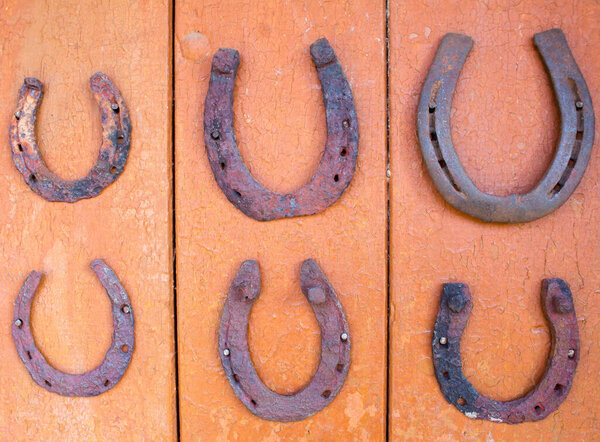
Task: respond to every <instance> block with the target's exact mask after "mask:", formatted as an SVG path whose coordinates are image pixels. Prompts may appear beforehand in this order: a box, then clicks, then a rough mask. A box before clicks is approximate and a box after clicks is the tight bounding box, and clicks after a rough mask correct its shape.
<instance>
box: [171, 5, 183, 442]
mask: <svg viewBox="0 0 600 442" xmlns="http://www.w3.org/2000/svg"><path fill="white" fill-rule="evenodd" d="M169 5H170V7H171V8H170V9H171V10H170V14H169V21H170V22H171V33H170V38H171V45H170V46H171V47H170V51H171V188H172V193H171V198H172V199H171V223H172V230H171V234H172V243H171V250H172V255H171V258H172V259H173V339H174V341H175V345H174V350H175V425H176V437H177V441H180V440H181V422H180V409H179V339H178V334H177V323H178V321H177V215H176V212H177V202H176V200H175V138H176V137H175V0H170V2H169Z"/></svg>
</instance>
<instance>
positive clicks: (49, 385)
mask: <svg viewBox="0 0 600 442" xmlns="http://www.w3.org/2000/svg"><path fill="white" fill-rule="evenodd" d="M44 384H46V385H47V386H48V387H52V384H51V383H50V382H48V379H44Z"/></svg>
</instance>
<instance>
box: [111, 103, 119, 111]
mask: <svg viewBox="0 0 600 442" xmlns="http://www.w3.org/2000/svg"><path fill="white" fill-rule="evenodd" d="M110 108H111V109H112V110H114V111H116V110H117V109H119V105H118V104H117V103H112V104H111V105H110Z"/></svg>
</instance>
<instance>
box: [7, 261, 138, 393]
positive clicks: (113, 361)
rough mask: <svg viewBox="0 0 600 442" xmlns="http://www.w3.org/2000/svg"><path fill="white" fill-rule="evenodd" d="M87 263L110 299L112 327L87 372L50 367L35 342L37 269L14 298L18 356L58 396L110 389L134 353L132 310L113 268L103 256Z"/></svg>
mask: <svg viewBox="0 0 600 442" xmlns="http://www.w3.org/2000/svg"><path fill="white" fill-rule="evenodd" d="M90 267H91V268H92V270H93V271H94V273H96V276H97V277H98V279H99V280H100V282H101V283H102V286H103V287H104V289H105V290H106V293H107V294H108V297H109V299H110V301H111V304H112V314H113V327H114V331H113V337H112V344H111V346H110V348H109V350H108V352H107V353H106V356H105V358H104V361H103V362H102V363H101V364H100V365H99V366H98V367H96V368H94V369H93V370H91V371H89V372H87V373H83V374H68V373H63V372H61V371H59V370H57V369H55V368H53V367H52V366H51V365H50V364H49V363H48V362H47V361H46V358H44V355H43V354H42V353H41V352H40V351H39V350H38V348H37V346H36V345H35V342H34V340H33V335H32V334H31V328H30V325H29V320H30V318H29V316H30V313H31V304H32V302H33V298H34V296H35V291H36V289H37V287H38V285H39V283H40V280H41V278H42V275H41V274H40V273H39V272H36V271H33V272H31V273H30V274H29V276H28V277H27V279H26V280H25V282H24V283H23V287H22V288H21V291H20V292H19V296H18V297H17V299H16V301H15V312H14V322H13V326H12V336H13V340H14V342H15V346H16V347H17V352H18V353H19V357H20V358H21V360H22V361H23V363H24V364H25V367H26V368H27V371H29V374H30V375H31V377H32V378H33V380H34V381H35V382H36V384H38V385H39V386H41V387H44V388H45V389H46V390H48V391H51V392H53V393H57V394H60V395H61V396H72V397H81V396H97V395H99V394H102V393H104V392H105V391H107V390H110V389H111V388H113V387H114V386H115V385H116V384H117V382H119V380H120V379H121V378H122V377H123V374H125V370H127V367H128V366H129V362H130V361H131V356H132V354H133V346H134V335H133V310H132V308H131V303H130V302H129V297H128V296H127V293H126V292H125V289H124V288H123V286H122V285H121V282H120V281H119V278H118V277H117V275H116V274H115V272H114V271H113V270H112V269H111V268H110V267H109V266H108V265H107V264H106V263H105V262H104V261H103V260H101V259H96V260H95V261H92V263H91V264H90Z"/></svg>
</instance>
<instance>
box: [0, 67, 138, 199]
mask: <svg viewBox="0 0 600 442" xmlns="http://www.w3.org/2000/svg"><path fill="white" fill-rule="evenodd" d="M90 84H91V88H92V92H93V94H94V98H95V99H96V101H97V102H98V105H99V106H100V116H101V121H102V145H101V146H100V153H99V155H98V160H97V161H96V164H95V165H94V167H92V169H91V170H90V172H89V173H88V174H87V176H86V177H84V178H80V179H77V180H63V179H61V178H59V177H58V176H56V175H55V174H53V173H52V172H50V170H49V169H48V167H47V166H46V163H45V162H44V159H43V158H42V155H41V154H40V151H39V150H38V147H37V142H36V137H35V121H36V117H37V111H38V108H39V107H40V104H41V101H42V96H43V91H42V83H41V82H40V80H38V79H37V78H26V79H25V81H24V83H23V87H22V88H21V92H20V93H19V101H18V103H17V111H16V112H15V114H14V116H13V119H12V123H11V125H10V134H9V137H10V146H11V149H12V157H13V161H14V162H15V166H17V169H18V170H19V172H21V175H23V178H24V179H25V182H26V183H27V184H28V185H29V187H30V188H31V190H33V191H34V192H35V193H37V194H38V195H40V196H41V197H42V198H44V199H45V200H47V201H63V202H68V203H74V202H76V201H79V200H80V199H83V198H93V197H95V196H96V195H98V194H99V193H100V192H102V190H104V188H105V187H106V186H108V185H109V184H111V183H112V182H113V181H115V180H116V179H117V178H118V177H119V175H121V173H122V172H123V169H124V168H125V163H126V162H127V156H128V155H129V145H130V142H131V121H130V119H129V111H128V110H127V106H126V105H125V101H124V100H123V97H121V94H120V93H119V91H118V89H117V88H116V87H115V86H114V85H113V84H112V82H111V81H110V79H109V78H108V76H106V75H104V74H103V73H101V72H98V73H96V74H94V75H92V78H91V79H90Z"/></svg>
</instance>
